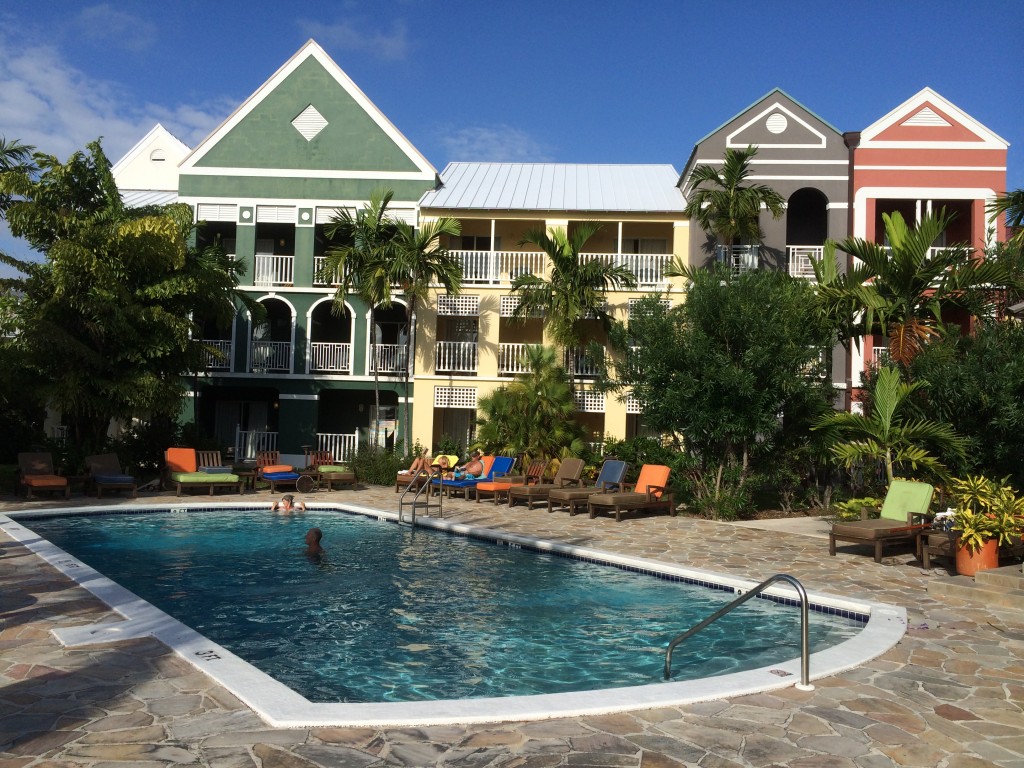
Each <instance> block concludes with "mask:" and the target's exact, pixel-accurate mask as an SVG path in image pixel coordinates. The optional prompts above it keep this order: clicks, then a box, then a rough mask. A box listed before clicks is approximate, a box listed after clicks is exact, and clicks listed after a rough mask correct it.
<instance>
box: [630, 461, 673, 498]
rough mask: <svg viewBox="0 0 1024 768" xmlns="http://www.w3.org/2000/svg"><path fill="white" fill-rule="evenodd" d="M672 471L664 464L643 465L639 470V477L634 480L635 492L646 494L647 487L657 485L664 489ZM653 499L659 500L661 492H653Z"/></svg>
mask: <svg viewBox="0 0 1024 768" xmlns="http://www.w3.org/2000/svg"><path fill="white" fill-rule="evenodd" d="M671 471H672V470H671V469H669V468H668V467H666V466H665V465H664V464H644V465H643V467H642V468H641V469H640V477H638V478H637V480H636V492H637V493H647V487H648V486H650V485H657V486H662V487H664V486H665V485H667V484H668V476H669V473H670V472H671ZM654 498H656V499H660V498H661V491H654Z"/></svg>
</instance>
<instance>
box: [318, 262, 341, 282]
mask: <svg viewBox="0 0 1024 768" xmlns="http://www.w3.org/2000/svg"><path fill="white" fill-rule="evenodd" d="M326 264H327V257H326V256H314V257H313V285H331V286H336V285H341V279H340V278H339V276H338V274H337V273H335V274H334V275H332V276H331V277H330V280H327V279H325V277H326V276H324V275H323V270H324V266H325V265H326Z"/></svg>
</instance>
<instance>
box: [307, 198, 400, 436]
mask: <svg viewBox="0 0 1024 768" xmlns="http://www.w3.org/2000/svg"><path fill="white" fill-rule="evenodd" d="M393 197H394V192H392V191H391V190H383V189H380V190H374V191H373V192H372V193H371V194H370V200H369V202H368V203H367V205H365V206H364V207H363V208H360V209H359V210H357V211H356V212H355V213H353V212H352V211H350V210H348V209H347V208H343V209H341V211H340V212H338V213H337V214H335V215H334V216H333V217H332V219H331V221H330V222H329V223H328V224H327V226H326V227H325V228H324V233H325V234H326V235H327V237H328V238H330V239H331V240H333V241H335V243H336V244H335V245H331V246H330V247H329V248H328V249H327V252H326V254H325V256H326V258H325V259H324V266H323V269H322V274H321V275H320V276H319V277H320V278H321V279H323V280H324V281H326V282H327V283H330V282H332V281H333V280H335V279H337V280H338V289H337V291H336V292H335V294H334V304H333V306H332V312H334V313H335V314H336V315H338V316H339V317H344V316H345V313H346V312H347V309H346V307H345V298H346V297H347V296H348V294H349V293H354V294H355V295H357V296H359V297H360V298H361V299H363V301H365V302H366V303H367V304H368V305H369V307H370V328H371V332H370V359H371V360H372V361H373V362H372V364H373V392H374V406H375V408H374V425H373V434H374V435H376V434H377V433H378V432H379V431H380V373H379V368H380V366H379V361H378V360H377V337H376V334H375V333H374V332H373V330H372V329H373V328H374V327H375V315H376V308H377V307H378V306H382V307H390V306H391V304H392V287H393V282H392V274H391V268H390V265H391V263H392V262H393V261H394V260H395V255H396V252H397V247H396V246H397V243H398V236H399V227H398V224H397V222H395V221H394V220H393V219H391V218H389V217H388V215H387V209H388V204H389V203H390V202H391V199H392V198H393Z"/></svg>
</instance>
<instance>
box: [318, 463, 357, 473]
mask: <svg viewBox="0 0 1024 768" xmlns="http://www.w3.org/2000/svg"><path fill="white" fill-rule="evenodd" d="M316 471H317V472H322V473H327V472H351V471H352V470H350V469H349V468H348V467H346V466H344V465H342V464H324V465H323V466H322V467H317V468H316Z"/></svg>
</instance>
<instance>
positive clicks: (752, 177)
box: [747, 173, 850, 181]
mask: <svg viewBox="0 0 1024 768" xmlns="http://www.w3.org/2000/svg"><path fill="white" fill-rule="evenodd" d="M747 178H748V179H750V180H751V181H760V180H769V179H771V180H773V181H793V180H796V181H849V180H850V177H849V176H765V175H763V174H760V173H757V174H752V175H750V176H748V177H747Z"/></svg>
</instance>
